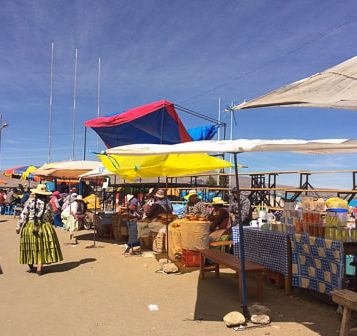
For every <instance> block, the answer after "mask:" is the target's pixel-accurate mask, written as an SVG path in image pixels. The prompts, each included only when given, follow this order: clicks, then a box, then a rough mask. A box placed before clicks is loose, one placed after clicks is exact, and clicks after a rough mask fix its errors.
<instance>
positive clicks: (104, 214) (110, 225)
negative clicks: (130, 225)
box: [86, 211, 120, 239]
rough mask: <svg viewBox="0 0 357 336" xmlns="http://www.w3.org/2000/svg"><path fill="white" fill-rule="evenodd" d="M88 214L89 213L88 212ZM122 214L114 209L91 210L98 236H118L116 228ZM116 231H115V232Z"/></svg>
mask: <svg viewBox="0 0 357 336" xmlns="http://www.w3.org/2000/svg"><path fill="white" fill-rule="evenodd" d="M86 215H87V214H86ZM119 219H120V215H119V214H118V213H117V212H113V211H97V212H91V220H92V223H93V225H94V227H95V230H96V232H97V235H98V237H100V238H103V237H108V238H110V239H112V238H116V237H117V238H118V236H117V232H116V231H115V228H116V227H117V225H118V224H117V223H118V222H119ZM114 231H115V233H114Z"/></svg>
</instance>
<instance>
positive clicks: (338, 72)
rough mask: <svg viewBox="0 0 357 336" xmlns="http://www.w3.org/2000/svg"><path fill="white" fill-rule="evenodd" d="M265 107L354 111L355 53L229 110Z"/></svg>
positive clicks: (356, 84) (356, 105)
mask: <svg viewBox="0 0 357 336" xmlns="http://www.w3.org/2000/svg"><path fill="white" fill-rule="evenodd" d="M269 106H282V107H289V106H293V107H296V106H298V107H321V108H336V109H348V110H357V56H356V57H353V58H351V59H349V60H347V61H345V62H343V63H340V64H338V65H336V66H334V67H332V68H329V69H327V70H325V71H323V72H320V73H317V74H315V75H312V76H310V77H308V78H304V79H302V80H299V81H297V82H294V83H292V84H289V85H286V86H283V87H281V88H279V89H276V90H274V91H271V92H269V93H268V94H266V95H264V96H261V97H258V98H255V99H252V100H250V101H248V102H245V103H242V104H240V105H236V106H234V107H233V109H235V110H240V109H248V108H256V107H269Z"/></svg>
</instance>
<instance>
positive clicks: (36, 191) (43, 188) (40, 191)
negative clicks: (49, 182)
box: [31, 184, 52, 195]
mask: <svg viewBox="0 0 357 336" xmlns="http://www.w3.org/2000/svg"><path fill="white" fill-rule="evenodd" d="M31 192H32V193H33V194H37V195H51V194H52V193H51V192H50V191H47V190H46V184H38V185H37V187H36V188H35V189H31Z"/></svg>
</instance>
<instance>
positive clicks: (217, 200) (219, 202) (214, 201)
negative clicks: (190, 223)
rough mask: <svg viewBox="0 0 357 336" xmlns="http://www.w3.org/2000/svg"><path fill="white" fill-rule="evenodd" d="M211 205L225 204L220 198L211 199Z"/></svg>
mask: <svg viewBox="0 0 357 336" xmlns="http://www.w3.org/2000/svg"><path fill="white" fill-rule="evenodd" d="M212 204H213V205H215V204H225V202H224V201H223V199H222V198H221V197H213V199H212Z"/></svg>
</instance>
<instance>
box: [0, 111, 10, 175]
mask: <svg viewBox="0 0 357 336" xmlns="http://www.w3.org/2000/svg"><path fill="white" fill-rule="evenodd" d="M7 126H9V124H8V123H2V113H1V112H0V170H2V160H1V140H2V139H1V138H2V130H3V129H4V128H5V127H7Z"/></svg>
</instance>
